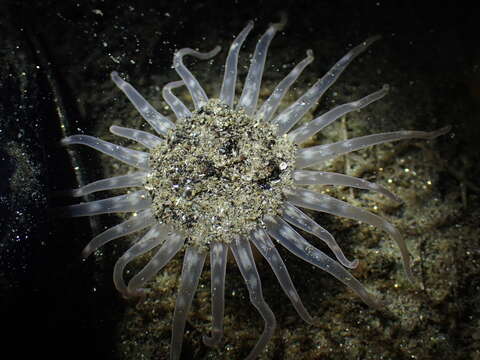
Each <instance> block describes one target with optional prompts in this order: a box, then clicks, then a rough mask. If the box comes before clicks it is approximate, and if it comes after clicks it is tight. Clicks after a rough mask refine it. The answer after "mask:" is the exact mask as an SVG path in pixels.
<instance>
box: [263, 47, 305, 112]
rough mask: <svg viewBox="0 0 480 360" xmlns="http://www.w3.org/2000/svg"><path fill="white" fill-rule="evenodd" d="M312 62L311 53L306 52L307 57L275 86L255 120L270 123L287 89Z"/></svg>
mask: <svg viewBox="0 0 480 360" xmlns="http://www.w3.org/2000/svg"><path fill="white" fill-rule="evenodd" d="M312 61H313V51H312V50H307V57H306V58H305V59H303V60H302V61H301V62H300V63H298V64H297V66H295V67H294V68H293V69H292V71H290V73H289V74H288V75H287V76H286V77H285V78H284V79H283V80H282V81H280V83H279V84H278V85H277V87H276V88H275V90H273V92H272V94H271V95H270V97H269V98H268V99H267V100H265V102H264V103H263V104H262V106H261V107H260V109H259V110H258V112H257V114H256V115H255V118H257V119H263V120H264V121H270V119H271V118H272V116H273V114H274V113H275V111H277V108H278V106H279V105H280V102H281V101H282V99H283V97H284V96H285V94H286V93H287V91H288V89H289V88H290V86H292V84H293V83H294V82H295V81H296V80H297V79H298V77H299V76H300V74H301V73H302V71H303V70H304V69H305V68H306V67H307V65H309V64H310V63H311V62H312Z"/></svg>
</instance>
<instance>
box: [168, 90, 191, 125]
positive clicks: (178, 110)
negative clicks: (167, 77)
mask: <svg viewBox="0 0 480 360" xmlns="http://www.w3.org/2000/svg"><path fill="white" fill-rule="evenodd" d="M183 85H185V82H183V81H172V82H169V83H168V84H167V85H165V86H164V87H163V90H162V96H163V99H164V100H165V102H166V103H167V104H168V105H169V106H170V107H171V108H172V110H173V112H174V113H175V116H176V117H177V119H179V120H180V119H185V118H187V117H190V116H192V113H191V112H190V110H188V108H187V107H186V106H185V104H184V103H183V102H182V101H181V100H180V99H179V98H178V97H176V96H175V95H173V93H172V89H176V88H178V87H180V86H183Z"/></svg>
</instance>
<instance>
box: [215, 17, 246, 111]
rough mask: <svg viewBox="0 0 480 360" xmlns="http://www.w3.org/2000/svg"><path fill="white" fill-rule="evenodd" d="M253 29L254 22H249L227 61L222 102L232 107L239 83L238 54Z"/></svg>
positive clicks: (234, 43) (221, 94) (232, 47)
mask: <svg viewBox="0 0 480 360" xmlns="http://www.w3.org/2000/svg"><path fill="white" fill-rule="evenodd" d="M252 28H253V21H249V22H248V24H247V26H245V27H244V28H243V30H242V31H241V32H240V34H238V36H237V37H236V38H235V40H233V42H232V45H230V50H229V51H228V56H227V61H226V63H225V73H224V75H223V82H222V89H221V90H220V100H221V101H222V102H223V103H224V104H226V105H228V106H230V107H232V106H233V99H234V98H235V84H236V82H237V65H238V53H239V52H240V48H241V47H242V44H243V42H244V41H245V39H246V38H247V35H248V33H249V32H250V31H251V30H252Z"/></svg>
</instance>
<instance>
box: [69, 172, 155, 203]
mask: <svg viewBox="0 0 480 360" xmlns="http://www.w3.org/2000/svg"><path fill="white" fill-rule="evenodd" d="M146 176H147V173H145V172H143V171H139V172H135V173H132V174H128V175H120V176H114V177H111V178H107V179H102V180H98V181H94V182H91V183H90V184H87V185H84V186H82V187H79V188H78V189H73V190H62V191H61V192H60V193H61V194H62V195H64V196H73V197H80V196H85V195H88V194H92V193H95V192H98V191H104V190H112V189H122V188H126V187H135V186H142V184H143V180H144V179H145V177H146Z"/></svg>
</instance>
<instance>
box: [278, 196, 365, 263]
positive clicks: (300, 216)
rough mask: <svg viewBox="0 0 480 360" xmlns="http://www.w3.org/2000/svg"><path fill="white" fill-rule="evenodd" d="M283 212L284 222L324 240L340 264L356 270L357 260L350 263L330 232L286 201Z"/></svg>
mask: <svg viewBox="0 0 480 360" xmlns="http://www.w3.org/2000/svg"><path fill="white" fill-rule="evenodd" d="M282 211H283V212H282V217H283V219H284V220H286V221H288V222H289V223H290V224H292V225H293V226H296V227H298V228H299V229H302V230H304V231H306V232H308V233H310V234H313V235H315V236H317V237H318V238H319V239H320V240H322V241H323V242H324V243H325V244H326V245H327V246H328V247H329V248H330V250H332V252H333V254H334V255H335V257H336V258H337V260H338V261H339V262H340V264H342V265H343V266H346V267H348V268H350V269H355V268H356V267H357V266H358V260H357V259H354V260H353V261H350V260H348V259H347V258H346V257H345V255H344V254H343V251H342V249H341V248H340V246H339V245H338V243H337V241H336V240H335V238H334V237H333V235H332V234H330V232H328V231H327V230H326V229H324V228H323V227H322V226H320V225H319V224H317V223H316V222H315V221H314V220H313V219H311V218H310V217H309V216H307V215H306V214H305V213H304V212H302V211H301V210H300V209H298V208H297V207H295V206H294V205H293V204H291V203H289V202H288V201H286V202H285V203H284V204H283V209H282Z"/></svg>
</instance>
